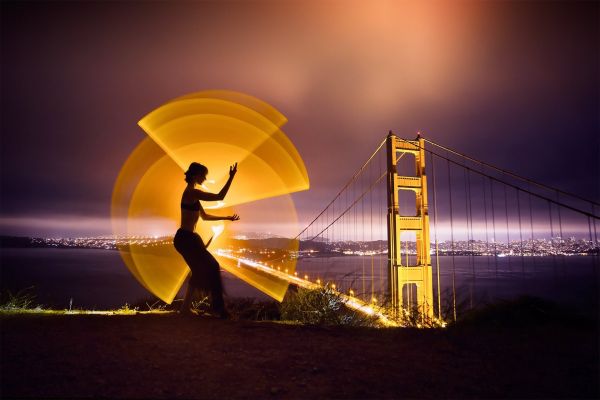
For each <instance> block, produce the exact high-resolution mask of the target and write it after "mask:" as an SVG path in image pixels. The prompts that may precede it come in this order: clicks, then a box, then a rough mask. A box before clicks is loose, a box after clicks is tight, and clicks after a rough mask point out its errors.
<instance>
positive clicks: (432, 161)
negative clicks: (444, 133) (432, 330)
mask: <svg viewBox="0 0 600 400" xmlns="http://www.w3.org/2000/svg"><path fill="white" fill-rule="evenodd" d="M429 156H430V157H431V178H432V180H433V213H434V214H433V232H434V233H433V235H434V236H433V237H434V240H435V264H436V275H437V300H438V318H439V319H440V320H442V294H441V286H440V251H439V249H438V239H437V216H438V212H437V198H436V194H435V188H436V184H435V158H434V157H433V155H432V154H430V155H429Z"/></svg>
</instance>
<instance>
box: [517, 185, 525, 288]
mask: <svg viewBox="0 0 600 400" xmlns="http://www.w3.org/2000/svg"><path fill="white" fill-rule="evenodd" d="M515 192H516V194H517V213H518V214H519V240H520V241H521V247H520V249H519V250H520V253H521V274H522V276H523V278H525V256H524V255H523V228H522V222H521V198H520V195H519V194H520V193H519V191H518V190H516V191H515Z"/></svg>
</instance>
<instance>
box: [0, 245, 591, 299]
mask: <svg viewBox="0 0 600 400" xmlns="http://www.w3.org/2000/svg"><path fill="white" fill-rule="evenodd" d="M439 260H440V261H439V263H440V269H439V271H440V273H439V279H440V287H441V295H442V298H443V301H447V300H448V299H449V298H450V296H452V288H453V287H454V292H455V293H456V297H457V301H458V302H459V303H461V302H462V304H463V306H465V307H470V306H471V305H474V306H477V305H480V304H484V303H487V302H491V301H495V300H499V299H511V298H515V297H518V296H520V295H525V294H526V295H534V296H539V297H543V298H546V299H549V300H554V301H557V302H559V303H561V304H566V305H570V306H574V307H577V308H582V309H589V307H590V304H594V305H597V304H598V265H597V264H598V262H597V261H598V260H597V259H596V260H594V258H593V257H583V256H572V257H525V258H521V257H503V258H495V257H484V256H481V257H461V256H456V257H454V258H452V257H440V258H439ZM594 261H596V262H594ZM409 262H413V261H412V260H409ZM432 263H433V266H434V268H433V279H434V286H435V282H436V281H437V268H436V266H437V263H436V259H435V257H433V258H432ZM385 265H386V260H385V256H383V257H382V256H372V257H371V256H365V257H359V256H347V257H328V258H304V259H300V260H299V261H298V265H297V271H298V273H299V276H302V277H303V276H304V275H308V277H309V279H310V280H313V281H314V280H315V279H317V278H319V279H321V281H322V282H326V281H335V282H336V284H337V285H338V287H340V288H341V289H342V290H348V289H353V290H354V292H355V293H357V294H364V295H365V296H368V297H370V296H371V294H375V295H376V296H377V294H378V293H381V292H382V291H384V289H385V287H386V285H387V278H386V274H387V272H386V268H385ZM0 267H1V269H0V271H1V275H0V277H1V282H0V288H1V290H2V292H3V293H5V292H6V291H7V290H10V291H11V292H13V293H15V292H17V291H19V290H21V289H24V288H29V287H33V288H32V289H30V290H29V292H30V293H34V294H35V295H36V301H37V303H40V304H43V305H46V306H52V307H58V308H68V307H69V302H70V301H71V299H72V301H73V307H85V308H93V309H105V308H114V307H120V306H122V305H123V304H125V303H126V302H127V303H129V304H131V303H135V302H139V301H140V300H144V299H148V301H151V299H152V295H150V294H149V293H148V292H147V291H146V290H145V289H144V288H143V287H142V286H141V285H140V284H139V283H138V282H137V281H136V279H135V278H134V277H133V276H132V275H131V273H130V272H129V270H128V269H127V268H126V266H125V264H124V263H123V261H122V260H121V257H120V255H119V253H118V252H117V251H111V250H93V249H48V248H39V249H38V248H30V249H10V248H8V249H6V248H5V249H1V250H0ZM223 280H224V285H225V289H226V291H227V292H228V294H229V295H230V296H232V297H255V298H259V299H267V297H266V296H265V295H263V294H262V293H260V292H259V291H258V290H256V289H254V288H253V287H251V286H249V285H247V284H246V283H244V282H242V281H240V280H238V279H236V278H235V277H233V276H231V275H229V274H228V273H226V272H224V273H223ZM182 295H183V293H181V292H180V294H179V296H182Z"/></svg>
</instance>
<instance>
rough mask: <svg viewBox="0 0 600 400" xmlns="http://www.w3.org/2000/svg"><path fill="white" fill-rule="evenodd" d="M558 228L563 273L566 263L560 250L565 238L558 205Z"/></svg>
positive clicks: (557, 198) (557, 200)
mask: <svg viewBox="0 0 600 400" xmlns="http://www.w3.org/2000/svg"><path fill="white" fill-rule="evenodd" d="M559 200H560V197H559V193H558V191H556V202H557V203H558V202H559ZM558 228H559V232H560V242H559V244H560V247H559V248H560V250H561V252H560V253H561V257H560V259H561V265H562V269H563V270H562V272H563V274H564V273H565V263H566V260H565V256H564V252H563V251H562V250H563V247H564V246H563V244H564V242H565V238H564V236H563V229H562V217H561V213H560V207H558Z"/></svg>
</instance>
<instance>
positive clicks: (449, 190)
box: [446, 161, 456, 322]
mask: <svg viewBox="0 0 600 400" xmlns="http://www.w3.org/2000/svg"><path fill="white" fill-rule="evenodd" d="M446 166H447V172H448V193H449V199H450V246H451V249H452V311H453V314H454V322H456V263H455V257H454V217H453V212H452V179H451V177H450V162H449V161H448V162H447V163H446Z"/></svg>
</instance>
